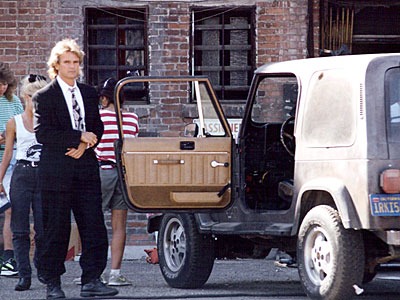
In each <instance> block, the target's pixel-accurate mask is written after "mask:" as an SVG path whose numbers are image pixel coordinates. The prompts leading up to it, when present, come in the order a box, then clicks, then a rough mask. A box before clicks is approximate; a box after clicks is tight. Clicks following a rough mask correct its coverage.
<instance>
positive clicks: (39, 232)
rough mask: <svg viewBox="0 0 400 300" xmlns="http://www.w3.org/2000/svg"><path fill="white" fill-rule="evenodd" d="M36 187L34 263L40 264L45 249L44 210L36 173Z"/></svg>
mask: <svg viewBox="0 0 400 300" xmlns="http://www.w3.org/2000/svg"><path fill="white" fill-rule="evenodd" d="M35 176H36V186H35V188H34V194H33V200H32V212H33V222H34V229H35V254H34V258H33V260H34V263H35V265H36V264H40V261H37V260H38V257H39V256H40V254H39V253H40V252H41V251H42V247H43V233H44V232H43V230H44V229H43V208H42V199H41V194H40V190H39V188H38V173H37V171H36V174H35Z"/></svg>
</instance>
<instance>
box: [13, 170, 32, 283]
mask: <svg viewBox="0 0 400 300" xmlns="http://www.w3.org/2000/svg"><path fill="white" fill-rule="evenodd" d="M32 174H33V169H32V168H30V167H28V166H25V165H17V166H16V167H15V169H14V173H13V176H12V179H11V187H10V200H11V209H12V211H11V230H12V233H13V239H12V240H13V245H14V249H15V250H14V252H15V259H16V261H17V268H18V272H19V277H20V278H30V277H31V273H32V269H31V264H30V261H29V249H30V240H29V233H30V227H29V212H30V207H31V201H32V198H33V191H34V190H33V187H32V180H30V178H29V176H31V175H32Z"/></svg>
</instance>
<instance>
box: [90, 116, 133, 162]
mask: <svg viewBox="0 0 400 300" xmlns="http://www.w3.org/2000/svg"><path fill="white" fill-rule="evenodd" d="M100 117H101V120H102V121H103V124H104V133H103V136H102V137H101V140H100V143H99V144H98V145H97V148H96V150H95V151H96V155H97V160H98V161H99V162H101V161H105V162H111V163H114V164H115V162H116V159H115V152H114V141H115V140H117V139H118V138H119V136H118V125H117V118H116V113H115V112H113V111H110V110H106V109H102V110H100ZM122 119H123V122H122V125H123V131H124V137H126V138H134V137H137V135H138V134H139V119H138V116H137V115H136V114H134V113H132V112H123V113H122ZM101 168H102V169H111V168H113V166H111V165H102V166H101Z"/></svg>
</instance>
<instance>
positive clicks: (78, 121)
mask: <svg viewBox="0 0 400 300" xmlns="http://www.w3.org/2000/svg"><path fill="white" fill-rule="evenodd" d="M69 91H70V92H71V96H72V114H73V116H74V122H75V128H77V129H78V130H80V131H85V125H84V123H83V119H82V116H81V108H80V107H79V104H78V101H76V97H75V88H71V89H69Z"/></svg>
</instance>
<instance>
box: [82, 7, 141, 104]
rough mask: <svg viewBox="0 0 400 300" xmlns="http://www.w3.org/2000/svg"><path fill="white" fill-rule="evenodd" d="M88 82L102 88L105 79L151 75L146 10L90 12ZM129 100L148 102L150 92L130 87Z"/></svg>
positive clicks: (88, 23)
mask: <svg viewBox="0 0 400 300" xmlns="http://www.w3.org/2000/svg"><path fill="white" fill-rule="evenodd" d="M86 16H87V29H86V30H87V31H86V32H87V40H86V53H87V54H88V55H87V66H86V70H87V78H88V81H89V84H92V85H98V84H99V82H101V81H102V80H103V79H104V78H107V77H110V76H112V77H115V78H116V79H122V78H124V77H126V76H132V75H142V76H143V75H147V74H148V71H147V45H146V44H145V43H146V39H145V22H146V10H145V9H143V8H140V9H134V8H127V9H109V8H104V9H103V8H102V9H101V10H99V9H94V8H87V9H86ZM126 94H127V96H128V97H127V100H128V101H130V100H131V99H134V101H136V100H139V101H147V92H146V89H144V88H141V89H137V87H127V90H126Z"/></svg>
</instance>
